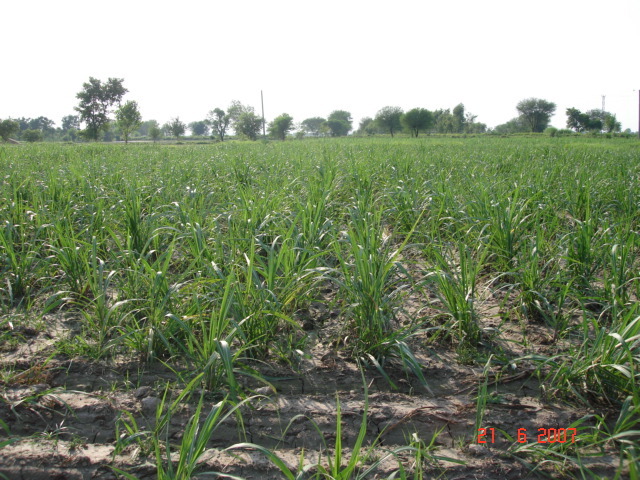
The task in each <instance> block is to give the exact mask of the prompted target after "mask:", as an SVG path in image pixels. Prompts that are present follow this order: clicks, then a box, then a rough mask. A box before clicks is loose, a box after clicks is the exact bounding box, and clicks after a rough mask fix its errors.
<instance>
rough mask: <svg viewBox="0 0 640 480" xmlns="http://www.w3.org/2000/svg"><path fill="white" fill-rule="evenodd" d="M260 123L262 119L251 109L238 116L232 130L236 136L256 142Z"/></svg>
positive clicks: (260, 128)
mask: <svg viewBox="0 0 640 480" xmlns="http://www.w3.org/2000/svg"><path fill="white" fill-rule="evenodd" d="M262 123H263V119H262V117H260V116H258V115H256V114H255V113H254V112H253V109H251V110H248V111H245V112H243V113H241V114H240V116H239V117H238V120H237V121H236V122H235V123H234V125H233V128H234V129H235V131H236V134H238V135H241V136H244V137H246V138H248V139H249V140H257V139H258V135H260V131H261V130H262Z"/></svg>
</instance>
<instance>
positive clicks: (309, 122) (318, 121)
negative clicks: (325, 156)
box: [300, 117, 327, 137]
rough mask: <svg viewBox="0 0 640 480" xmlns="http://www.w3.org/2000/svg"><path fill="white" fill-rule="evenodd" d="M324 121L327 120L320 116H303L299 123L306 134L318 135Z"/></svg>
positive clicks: (320, 132)
mask: <svg viewBox="0 0 640 480" xmlns="http://www.w3.org/2000/svg"><path fill="white" fill-rule="evenodd" d="M326 121H327V120H326V119H325V118H322V117H311V118H305V119H304V120H303V121H302V123H301V124H300V125H301V127H302V130H304V133H306V134H307V135H311V136H313V137H319V136H320V135H321V134H322V128H323V125H324V124H325V122H326Z"/></svg>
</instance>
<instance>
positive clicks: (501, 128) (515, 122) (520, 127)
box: [493, 117, 529, 135]
mask: <svg viewBox="0 0 640 480" xmlns="http://www.w3.org/2000/svg"><path fill="white" fill-rule="evenodd" d="M528 131H529V127H528V126H527V124H526V123H525V122H524V119H523V118H522V117H516V118H512V119H511V120H509V121H508V122H506V123H502V124H500V125H496V126H495V127H494V128H493V133H497V134H499V135H509V134H512V133H525V132H528Z"/></svg>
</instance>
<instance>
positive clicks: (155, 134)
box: [148, 122, 162, 143]
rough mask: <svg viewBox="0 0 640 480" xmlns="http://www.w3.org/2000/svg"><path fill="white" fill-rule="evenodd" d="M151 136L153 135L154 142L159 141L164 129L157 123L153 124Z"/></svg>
mask: <svg viewBox="0 0 640 480" xmlns="http://www.w3.org/2000/svg"><path fill="white" fill-rule="evenodd" d="M148 133H149V136H150V137H151V139H152V140H153V143H156V142H157V141H158V139H159V138H160V137H161V136H162V130H160V127H159V126H158V125H157V122H156V125H151V126H150V127H149V131H148Z"/></svg>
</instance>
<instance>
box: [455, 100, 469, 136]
mask: <svg viewBox="0 0 640 480" xmlns="http://www.w3.org/2000/svg"><path fill="white" fill-rule="evenodd" d="M452 116H453V131H454V132H456V133H462V132H463V131H464V127H465V124H466V118H465V114H464V105H463V104H462V103H459V104H458V105H456V106H455V107H453V112H452Z"/></svg>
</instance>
